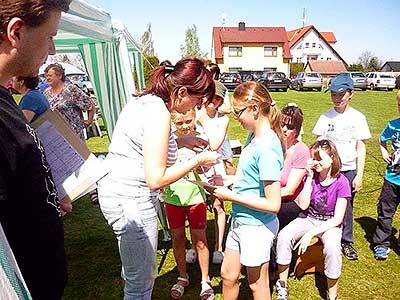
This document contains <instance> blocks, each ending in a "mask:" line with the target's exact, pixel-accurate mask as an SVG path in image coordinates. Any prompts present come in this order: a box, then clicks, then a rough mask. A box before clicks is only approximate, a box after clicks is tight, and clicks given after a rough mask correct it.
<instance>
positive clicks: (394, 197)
mask: <svg viewBox="0 0 400 300" xmlns="http://www.w3.org/2000/svg"><path fill="white" fill-rule="evenodd" d="M399 201H400V186H399V185H396V184H393V183H391V182H389V181H387V180H386V179H385V180H384V182H383V186H382V190H381V195H380V196H379V200H378V207H377V208H378V220H377V222H378V224H377V226H376V230H375V233H374V236H373V243H374V244H375V245H379V246H385V247H389V245H390V243H389V238H390V236H391V234H392V221H393V216H394V214H395V213H396V210H397V207H398V206H399Z"/></svg>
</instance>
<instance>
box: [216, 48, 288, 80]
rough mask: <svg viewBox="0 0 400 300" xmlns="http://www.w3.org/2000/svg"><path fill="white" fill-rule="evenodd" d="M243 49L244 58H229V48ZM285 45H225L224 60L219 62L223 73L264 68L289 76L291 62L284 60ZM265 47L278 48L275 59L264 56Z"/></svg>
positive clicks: (261, 69)
mask: <svg viewBox="0 0 400 300" xmlns="http://www.w3.org/2000/svg"><path fill="white" fill-rule="evenodd" d="M230 46H231V47H238V46H241V47H242V56H241V57H234V56H229V47H230ZM282 46H283V44H282V43H280V44H279V43H275V44H262V43H245V44H238V43H235V44H230V43H229V44H224V46H223V50H222V51H223V59H222V60H220V59H218V60H217V63H218V62H219V67H220V69H221V72H229V68H241V69H242V70H244V71H245V70H250V71H263V70H264V68H276V71H278V72H283V73H285V74H286V76H288V75H289V60H288V59H284V58H283V47H282ZM264 47H277V54H276V56H274V57H269V56H264Z"/></svg>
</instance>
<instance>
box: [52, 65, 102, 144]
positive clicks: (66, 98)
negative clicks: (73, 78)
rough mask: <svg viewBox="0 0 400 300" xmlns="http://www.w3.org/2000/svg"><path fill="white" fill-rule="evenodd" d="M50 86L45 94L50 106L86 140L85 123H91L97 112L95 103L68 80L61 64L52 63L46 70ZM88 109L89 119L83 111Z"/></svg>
mask: <svg viewBox="0 0 400 300" xmlns="http://www.w3.org/2000/svg"><path fill="white" fill-rule="evenodd" d="M45 74H46V79H47V82H48V83H49V87H48V88H47V89H46V90H45V91H44V95H45V96H46V97H47V98H48V99H49V103H50V108H51V109H52V110H58V111H59V112H60V113H61V114H62V115H63V117H64V118H65V120H66V121H67V122H68V124H70V126H71V128H72V129H73V130H74V131H75V132H76V133H77V134H78V135H79V137H80V138H81V139H82V140H84V139H85V138H84V135H83V130H84V128H85V125H86V126H87V125H90V124H91V123H92V121H93V116H94V113H95V104H94V103H93V101H92V100H91V99H90V97H89V96H88V95H86V94H85V93H84V92H83V91H82V90H81V89H80V88H78V87H77V86H75V85H74V84H72V83H69V82H66V79H67V77H66V76H65V72H64V68H63V67H62V66H61V65H59V64H50V65H49V66H47V68H46V70H45ZM83 111H88V120H84V119H83V115H82V112H83Z"/></svg>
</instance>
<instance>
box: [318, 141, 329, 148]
mask: <svg viewBox="0 0 400 300" xmlns="http://www.w3.org/2000/svg"><path fill="white" fill-rule="evenodd" d="M316 145H317V146H319V147H329V148H330V147H331V145H330V144H329V141H328V140H320V141H317V143H316Z"/></svg>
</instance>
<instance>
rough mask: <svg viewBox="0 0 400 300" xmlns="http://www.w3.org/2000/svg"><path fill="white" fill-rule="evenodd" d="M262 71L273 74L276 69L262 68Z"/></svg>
mask: <svg viewBox="0 0 400 300" xmlns="http://www.w3.org/2000/svg"><path fill="white" fill-rule="evenodd" d="M264 71H265V72H275V71H276V68H270V67H265V68H264Z"/></svg>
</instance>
